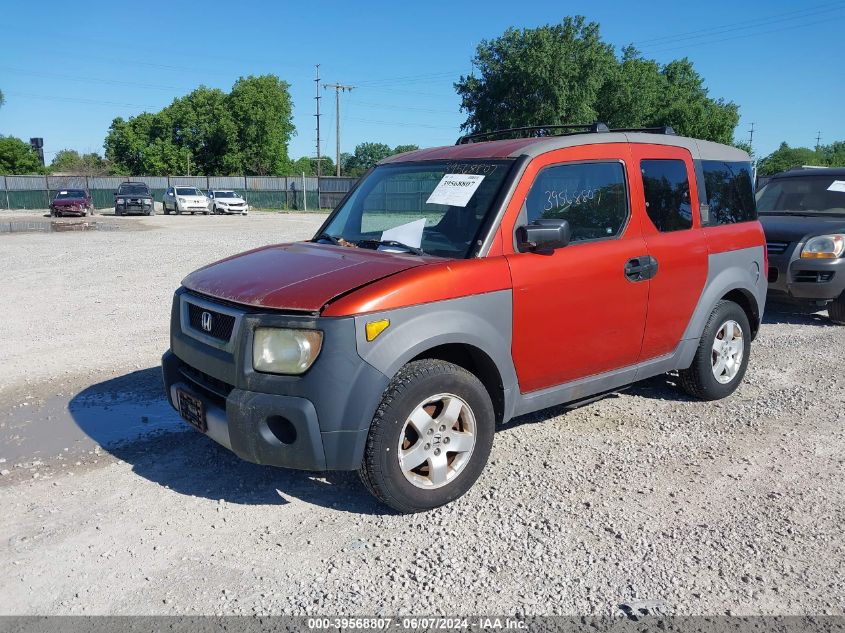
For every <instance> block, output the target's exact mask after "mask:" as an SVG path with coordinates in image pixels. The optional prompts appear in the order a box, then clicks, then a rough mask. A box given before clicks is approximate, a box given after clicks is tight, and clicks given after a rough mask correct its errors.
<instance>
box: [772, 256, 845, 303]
mask: <svg viewBox="0 0 845 633" xmlns="http://www.w3.org/2000/svg"><path fill="white" fill-rule="evenodd" d="M802 248H803V243H801V242H796V243H793V244H790V245H789V247H788V248H787V249H786V250H785V251H784V252H783V253H779V254H772V253H771V252H770V253H769V271H768V276H769V296H770V298H772V299H775V300H777V299H780V300H792V301H798V302H804V301H810V302H824V303H826V302H828V301H831V300H833V299H836V298H837V297H838V296H839V295H841V294H842V293H843V292H845V258H842V257H840V258H838V259H801V257H800V253H801V249H802Z"/></svg>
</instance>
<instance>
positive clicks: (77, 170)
mask: <svg viewBox="0 0 845 633" xmlns="http://www.w3.org/2000/svg"><path fill="white" fill-rule="evenodd" d="M48 171H49V172H50V173H65V174H74V175H80V176H102V175H105V174H107V173H108V171H109V170H108V164H107V163H106V161H104V160H103V158H102V156H100V155H99V154H97V153H95V152H91V153H89V154H82V155H80V154H79V152H77V151H76V150H75V149H63V150H59V151H58V152H56V156H55V157H54V158H53V162H52V163H50V166H49V167H48Z"/></svg>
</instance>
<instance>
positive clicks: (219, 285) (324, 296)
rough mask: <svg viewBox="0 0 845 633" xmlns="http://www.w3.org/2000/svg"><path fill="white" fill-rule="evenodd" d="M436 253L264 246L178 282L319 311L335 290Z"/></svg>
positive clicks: (228, 296) (244, 299)
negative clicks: (415, 253) (423, 254)
mask: <svg viewBox="0 0 845 633" xmlns="http://www.w3.org/2000/svg"><path fill="white" fill-rule="evenodd" d="M432 261H442V260H440V258H430V257H419V256H417V255H406V254H402V253H385V252H380V251H371V250H367V249H358V248H347V247H343V246H332V245H327V244H313V243H310V242H296V243H294V244H278V245H275V246H265V247H263V248H259V249H256V250H253V251H248V252H246V253H241V254H240V255H235V256H234V257H230V258H228V259H224V260H221V261H219V262H216V263H214V264H209V265H208V266H206V267H204V268H200V269H199V270H197V271H196V272H193V273H191V274H190V275H188V276H187V277H185V279H184V280H183V281H182V285H183V286H185V287H186V288H188V289H189V290H193V291H195V292H198V293H201V294H204V295H208V296H210V297H216V298H218V299H223V300H225V301H231V302H233V303H240V304H243V305H249V306H256V307H262V308H272V309H276V310H301V311H307V312H318V311H320V310H321V309H322V308H323V306H325V305H326V304H327V303H328V302H329V301H331V300H332V299H334V298H335V297H337V296H338V295H341V294H345V293H347V292H350V291H352V290H355V289H356V288H360V287H361V286H364V285H366V284H368V283H371V282H373V281H376V280H378V279H382V278H384V277H387V276H389V275H393V274H395V273H398V272H402V271H403V270H407V269H409V268H414V267H416V266H422V265H424V264H427V263H430V262H432Z"/></svg>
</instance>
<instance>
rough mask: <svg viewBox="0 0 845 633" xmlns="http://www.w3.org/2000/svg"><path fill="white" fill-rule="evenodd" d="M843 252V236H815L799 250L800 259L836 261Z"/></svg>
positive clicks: (837, 234)
mask: <svg viewBox="0 0 845 633" xmlns="http://www.w3.org/2000/svg"><path fill="white" fill-rule="evenodd" d="M843 252H845V235H843V234H842V233H834V234H833V235H817V236H816V237H811V238H810V239H809V240H807V243H806V244H804V248H803V249H801V258H802V259H836V258H837V257H839V256H840V255H842V253H843Z"/></svg>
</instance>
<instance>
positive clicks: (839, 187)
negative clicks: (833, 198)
mask: <svg viewBox="0 0 845 633" xmlns="http://www.w3.org/2000/svg"><path fill="white" fill-rule="evenodd" d="M827 190H828V191H839V192H842V193H845V180H834V181H833V182H832V183H830V187H828V188H827Z"/></svg>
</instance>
